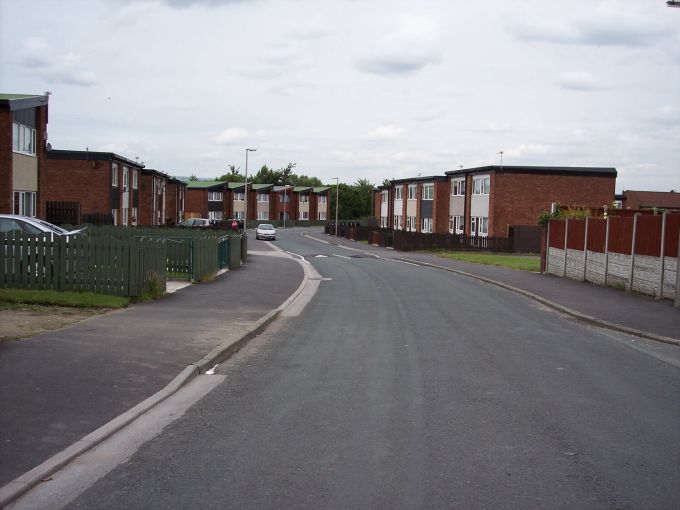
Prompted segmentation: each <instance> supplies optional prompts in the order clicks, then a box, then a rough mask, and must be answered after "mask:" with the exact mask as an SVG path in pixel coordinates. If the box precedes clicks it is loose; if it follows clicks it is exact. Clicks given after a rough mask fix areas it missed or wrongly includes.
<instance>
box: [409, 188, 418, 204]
mask: <svg viewBox="0 0 680 510" xmlns="http://www.w3.org/2000/svg"><path fill="white" fill-rule="evenodd" d="M416 198H417V197H416V185H415V184H409V185H408V199H409V200H415V199H416Z"/></svg>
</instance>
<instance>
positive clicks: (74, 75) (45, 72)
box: [19, 37, 97, 87]
mask: <svg viewBox="0 0 680 510" xmlns="http://www.w3.org/2000/svg"><path fill="white" fill-rule="evenodd" d="M80 60H81V57H80V56H79V55H77V54H75V53H72V52H68V53H62V54H59V53H55V52H54V50H53V49H52V47H51V46H49V45H48V44H47V43H46V42H45V41H43V40H42V39H40V38H38V37H30V38H28V39H26V40H25V41H24V44H23V47H22V49H21V50H20V53H19V64H20V65H21V66H22V67H24V68H26V69H29V70H30V71H31V72H33V73H36V74H37V75H38V76H40V77H41V78H43V79H44V80H47V81H50V82H56V83H65V84H67V85H80V86H83V87H88V86H90V85H94V84H95V83H97V77H96V75H95V73H94V72H92V71H88V70H85V69H82V68H81V66H80Z"/></svg>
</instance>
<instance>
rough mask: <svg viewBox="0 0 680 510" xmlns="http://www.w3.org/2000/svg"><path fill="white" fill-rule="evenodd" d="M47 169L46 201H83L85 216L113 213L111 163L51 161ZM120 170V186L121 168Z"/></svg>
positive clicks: (45, 183) (44, 199) (45, 179)
mask: <svg viewBox="0 0 680 510" xmlns="http://www.w3.org/2000/svg"><path fill="white" fill-rule="evenodd" d="M44 166H45V167H46V168H45V171H44V177H45V178H44V180H43V184H44V187H43V202H48V201H66V202H80V212H81V214H83V215H85V214H92V213H99V214H111V161H102V160H98V161H91V160H90V161H86V160H70V159H69V160H62V159H50V160H48V161H46V165H44ZM118 171H119V173H120V175H119V176H118V182H119V184H120V183H122V173H121V172H122V170H121V166H120V165H119V166H118ZM119 208H120V207H119Z"/></svg>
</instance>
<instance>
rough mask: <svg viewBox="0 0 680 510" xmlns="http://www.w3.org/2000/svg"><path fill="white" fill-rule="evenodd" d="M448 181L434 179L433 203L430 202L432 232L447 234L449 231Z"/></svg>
mask: <svg viewBox="0 0 680 510" xmlns="http://www.w3.org/2000/svg"><path fill="white" fill-rule="evenodd" d="M450 188H451V186H450V181H449V180H448V179H447V180H446V181H435V183H434V203H433V204H432V223H433V225H432V232H433V233H435V234H447V233H448V232H449V194H450Z"/></svg>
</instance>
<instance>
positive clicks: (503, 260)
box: [437, 251, 541, 271]
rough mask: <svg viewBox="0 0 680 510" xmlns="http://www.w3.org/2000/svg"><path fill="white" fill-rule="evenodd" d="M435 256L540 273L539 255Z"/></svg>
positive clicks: (442, 253)
mask: <svg viewBox="0 0 680 510" xmlns="http://www.w3.org/2000/svg"><path fill="white" fill-rule="evenodd" d="M437 256H438V257H441V258H445V259H453V260H462V261H464V262H474V263H475V264H486V265H489V266H501V267H508V268H510V269H521V270H522V271H540V269H541V257H540V255H511V254H500V253H481V252H471V251H438V252H437Z"/></svg>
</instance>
